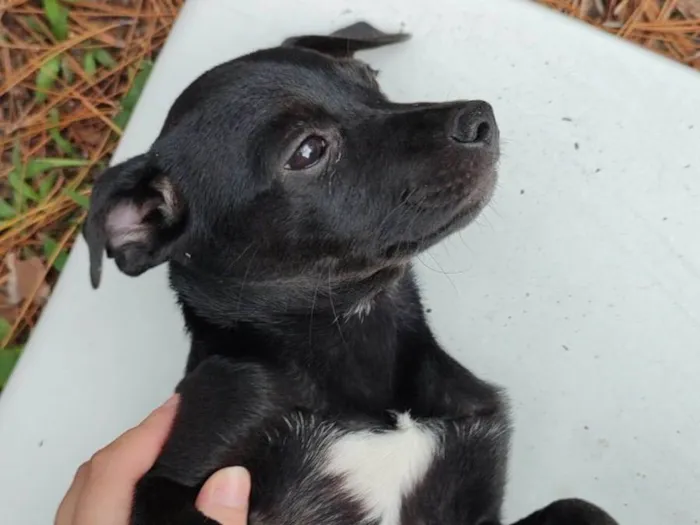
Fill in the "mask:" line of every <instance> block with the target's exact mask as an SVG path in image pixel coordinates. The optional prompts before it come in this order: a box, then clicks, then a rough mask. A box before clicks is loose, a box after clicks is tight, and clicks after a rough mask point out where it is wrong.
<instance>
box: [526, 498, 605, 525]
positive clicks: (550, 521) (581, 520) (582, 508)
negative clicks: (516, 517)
mask: <svg viewBox="0 0 700 525" xmlns="http://www.w3.org/2000/svg"><path fill="white" fill-rule="evenodd" d="M513 525H618V523H617V522H616V521H615V520H614V519H612V517H611V516H610V515H609V514H608V513H607V512H605V511H604V510H603V509H601V508H600V507H597V506H595V505H593V504H592V503H588V502H587V501H584V500H581V499H561V500H557V501H555V502H554V503H551V504H549V505H548V506H546V507H544V508H543V509H541V510H538V511H537V512H534V513H533V514H530V515H529V516H528V517H526V518H523V519H522V520H520V521H518V522H517V523H514V524H513Z"/></svg>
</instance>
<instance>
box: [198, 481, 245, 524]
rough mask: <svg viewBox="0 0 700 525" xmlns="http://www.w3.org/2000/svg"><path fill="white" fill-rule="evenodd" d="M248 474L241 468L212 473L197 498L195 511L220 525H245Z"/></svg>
mask: <svg viewBox="0 0 700 525" xmlns="http://www.w3.org/2000/svg"><path fill="white" fill-rule="evenodd" d="M249 497H250V474H249V473H248V471H247V470H246V469H244V468H243V467H229V468H225V469H222V470H219V471H218V472H216V473H214V475H213V476H212V477H210V478H209V479H208V480H207V481H206V483H205V484H204V486H203V487H202V490H201V491H200V492H199V496H197V501H196V503H195V505H196V507H197V509H198V510H199V511H200V512H201V513H202V514H204V515H205V516H207V517H208V518H211V519H214V520H216V521H218V522H219V523H221V525H246V523H247V522H248V498H249Z"/></svg>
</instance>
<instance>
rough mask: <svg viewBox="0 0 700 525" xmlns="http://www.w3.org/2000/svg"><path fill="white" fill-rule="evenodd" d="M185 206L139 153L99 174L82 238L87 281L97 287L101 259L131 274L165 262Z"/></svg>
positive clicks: (181, 224)
mask: <svg viewBox="0 0 700 525" xmlns="http://www.w3.org/2000/svg"><path fill="white" fill-rule="evenodd" d="M185 213H186V210H185V204H184V201H183V200H182V198H181V197H180V196H179V195H178V192H177V190H176V188H175V187H174V186H173V184H172V182H171V181H170V179H169V178H168V177H167V175H166V174H164V173H162V172H161V171H160V170H158V169H157V168H154V167H150V166H149V163H148V159H147V157H146V155H140V156H138V157H134V158H132V159H129V160H127V161H126V162H123V163H121V164H118V165H116V166H113V167H111V168H109V169H108V170H107V171H105V172H104V173H103V174H102V175H101V176H100V177H99V178H98V179H97V181H96V182H95V185H94V186H93V189H92V198H91V204H90V211H89V212H88V217H87V220H86V222H85V225H84V227H83V235H84V236H85V240H86V241H87V244H88V248H89V252H90V280H91V281H92V286H93V288H97V287H98V286H99V284H100V276H101V274H102V255H103V252H104V251H105V250H106V251H107V256H108V257H110V258H114V260H115V262H116V263H117V266H118V267H119V269H120V270H121V271H122V272H124V273H125V274H127V275H131V276H136V275H140V274H141V273H143V272H145V271H146V270H148V269H149V268H152V267H154V266H157V265H159V264H161V263H163V262H165V261H166V260H167V259H168V257H169V256H170V254H171V251H172V248H173V244H174V243H175V241H176V240H177V239H178V238H179V237H180V236H181V235H182V231H183V230H184V219H185Z"/></svg>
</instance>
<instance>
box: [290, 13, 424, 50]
mask: <svg viewBox="0 0 700 525" xmlns="http://www.w3.org/2000/svg"><path fill="white" fill-rule="evenodd" d="M410 37H411V35H409V34H408V33H392V34H389V33H383V32H382V31H379V30H378V29H376V28H375V27H373V26H371V25H370V24H368V23H367V22H357V23H356V24H353V25H351V26H348V27H345V28H343V29H340V30H338V31H336V32H335V33H332V34H330V35H327V36H320V35H306V36H297V37H292V38H288V39H287V40H285V41H284V42H283V43H282V46H285V47H303V48H305V49H312V50H314V51H318V52H320V53H324V54H326V55H331V56H334V57H337V58H350V57H352V56H353V55H354V54H355V52H357V51H361V50H363V49H374V48H377V47H382V46H387V45H389V44H397V43H399V42H403V41H405V40H408V39H409V38H410Z"/></svg>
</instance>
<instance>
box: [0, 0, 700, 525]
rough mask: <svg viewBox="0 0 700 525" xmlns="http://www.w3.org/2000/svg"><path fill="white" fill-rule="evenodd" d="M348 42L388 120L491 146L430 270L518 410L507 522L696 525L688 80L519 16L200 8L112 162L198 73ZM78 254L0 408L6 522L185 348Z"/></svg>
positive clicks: (446, 6)
mask: <svg viewBox="0 0 700 525" xmlns="http://www.w3.org/2000/svg"><path fill="white" fill-rule="evenodd" d="M359 19H365V20H367V21H370V22H371V23H373V24H375V25H377V26H378V27H380V28H382V29H385V30H395V29H399V28H400V27H405V29H406V30H407V31H409V32H411V33H412V34H413V39H412V40H411V41H409V42H408V43H405V44H402V45H397V46H393V47H390V48H385V49H380V50H376V51H372V52H368V53H364V54H363V57H364V58H365V59H366V60H368V61H369V62H370V63H371V64H372V65H373V66H374V67H376V68H378V69H380V70H381V77H380V81H381V83H382V85H383V86H384V88H385V90H386V92H387V93H388V94H389V95H390V96H391V97H393V98H395V99H397V100H400V101H415V100H446V99H451V98H484V99H486V100H489V101H491V102H492V103H493V105H494V106H495V109H496V114H497V118H498V120H499V123H500V128H501V133H502V137H503V140H504V146H503V150H504V154H503V162H502V169H501V182H500V187H499V190H498V192H497V194H496V198H495V201H494V203H493V206H492V207H491V209H490V210H488V211H487V212H486V213H485V214H484V216H483V217H482V218H480V219H479V220H478V223H477V224H475V225H474V226H472V227H471V228H469V229H468V230H467V231H465V232H464V233H462V234H460V235H456V236H454V237H452V238H451V239H449V240H448V241H446V242H445V243H444V244H443V245H441V246H439V247H437V248H436V249H435V250H433V251H432V252H431V253H430V254H425V255H423V256H421V257H420V261H419V262H418V263H417V268H418V271H419V272H420V277H421V280H422V282H423V283H424V288H425V292H426V298H427V302H428V304H429V307H430V308H431V309H432V314H431V316H432V321H433V324H434V326H435V328H436V330H437V332H438V334H439V337H440V339H441V340H442V341H443V342H444V343H445V345H446V346H447V347H448V348H449V349H450V350H451V351H452V352H454V353H455V355H457V356H459V358H461V359H462V360H463V361H464V363H465V364H467V365H468V366H470V367H471V368H472V369H474V370H475V371H476V372H477V373H478V374H480V375H482V376H484V377H485V378H488V379H490V380H493V381H496V382H498V383H500V384H501V385H503V386H505V387H507V389H508V391H509V392H510V395H511V398H512V401H513V404H514V415H515V425H516V433H515V438H514V445H513V451H512V460H511V474H510V484H509V487H508V496H507V505H506V515H507V517H508V518H509V519H514V518H516V517H519V516H521V515H522V514H524V513H526V512H529V511H531V510H533V509H534V508H535V507H538V506H541V505H544V504H546V503H548V502H549V501H551V500H553V499H555V498H559V497H566V496H573V495H576V496H581V497H585V498H589V499H591V500H592V501H595V502H596V503H599V504H600V505H602V506H603V507H605V508H607V509H608V510H609V511H610V512H611V513H612V514H613V515H614V516H615V517H616V518H617V519H619V521H620V523H621V524H635V525H665V524H669V525H670V524H673V525H693V524H696V523H698V520H699V519H700V445H698V443H700V437H699V436H700V387H699V386H697V385H698V378H699V377H700V176H699V171H700V76H699V75H698V74H697V73H695V72H693V71H691V70H688V69H685V68H682V67H681V66H677V65H676V64H673V63H671V62H669V61H667V60H665V59H662V58H660V57H656V56H654V55H652V54H651V53H649V52H647V51H644V50H642V49H638V48H636V47H633V46H632V45H629V44H626V43H623V42H621V41H618V40H617V39H613V38H611V37H608V36H606V35H604V34H602V33H599V32H597V31H595V30H593V29H590V28H588V27H585V26H583V25H582V24H580V23H578V22H574V21H572V20H568V19H564V18H562V17H560V16H559V15H557V14H555V13H553V12H550V11H548V10H545V9H543V8H540V7H538V6H535V5H533V4H531V3H529V2H525V1H517V0H490V1H485V0H433V1H431V2H429V3H426V2H422V1H420V0H412V1H411V0H391V1H386V0H385V1H383V2H378V1H376V0H352V1H350V0H347V1H332V0H325V1H323V2H320V1H317V0H295V1H294V2H290V1H288V0H274V1H273V0H268V1H265V2H260V3H257V5H256V3H255V2H234V1H232V0H189V1H188V2H187V4H186V5H185V8H184V10H183V12H182V15H181V17H180V19H179V21H178V23H177V25H176V27H175V28H174V30H173V32H172V35H171V37H170V40H169V41H168V44H167V46H166V47H165V49H164V51H163V53H162V55H161V57H160V59H159V61H158V63H157V65H156V67H155V69H154V71H153V74H152V77H151V80H150V82H149V83H148V85H147V87H146V89H145V91H144V94H143V97H142V100H141V101H140V103H139V105H138V108H137V111H136V112H135V115H134V117H133V119H132V121H131V123H130V125H129V129H128V132H127V133H126V135H125V137H124V140H123V141H122V143H121V146H120V148H119V150H118V153H117V155H116V158H115V160H123V159H125V158H127V157H129V156H132V155H135V154H138V153H141V152H143V151H145V150H146V149H147V147H148V146H149V144H150V142H151V141H152V140H153V139H154V138H155V136H156V134H157V132H158V130H159V129H160V126H161V124H162V121H163V119H164V117H165V114H166V111H167V110H168V108H169V106H170V104H171V103H172V102H173V100H174V99H175V97H176V96H177V95H178V94H179V92H180V91H181V90H182V89H183V88H184V87H185V86H186V85H187V84H188V83H189V82H190V81H192V80H193V79H194V78H195V77H196V76H197V75H199V74H200V73H201V72H203V71H204V70H206V69H208V68H209V67H211V66H213V65H215V64H218V63H220V62H223V61H225V60H228V59H231V58H234V57H236V56H238V55H240V54H242V53H245V52H248V51H252V50H254V49H256V48H260V47H265V46H272V45H276V44H277V43H279V42H280V41H281V40H282V39H283V37H286V36H290V35H298V34H302V33H305V32H328V31H330V30H334V29H338V28H340V27H342V26H344V25H347V24H349V23H351V22H354V21H356V20H359ZM102 282H103V286H102V288H101V289H100V290H99V292H94V291H92V290H91V289H90V286H89V279H88V259H87V253H86V250H85V247H84V244H83V243H82V242H80V243H79V244H78V245H77V248H76V249H75V250H74V253H73V254H72V255H71V257H70V260H69V263H68V265H67V267H66V270H65V272H64V274H63V276H62V278H61V280H60V283H59V285H58V287H57V289H56V291H55V294H54V296H53V298H52V299H51V301H50V304H49V306H48V308H47V309H46V311H45V314H44V316H43V318H42V320H41V322H40V324H39V326H38V327H37V329H36V331H35V333H34V335H33V337H32V340H31V342H30V344H29V346H28V348H27V350H26V353H25V354H24V356H23V357H22V359H21V360H20V363H19V365H18V368H17V370H16V373H15V375H14V377H13V378H12V380H11V381H10V384H9V386H8V388H7V389H6V391H5V392H4V393H3V394H2V397H1V398H0V522H2V523H8V524H9V523H12V524H13V525H23V524H27V525H46V524H47V523H51V522H52V518H53V514H54V512H55V509H56V506H57V505H58V502H59V501H60V499H61V497H62V495H63V493H64V491H65V490H66V488H67V486H68V484H69V482H70V479H71V477H72V475H73V472H74V470H75V469H76V467H77V466H78V465H79V464H80V463H81V462H82V461H83V460H85V459H86V458H88V457H89V456H90V455H91V453H92V452H93V451H95V450H96V449H97V448H98V447H101V446H102V445H104V444H106V443H108V442H109V441H111V440H112V439H113V438H114V437H116V436H117V435H118V434H119V433H120V432H121V431H123V430H124V429H125V428H127V427H128V426H131V425H133V424H135V423H137V422H138V421H139V420H140V419H141V418H142V417H143V416H144V415H146V413H147V412H149V411H150V409H152V408H153V407H155V406H156V405H157V404H158V403H160V402H161V401H162V400H164V399H165V398H166V397H167V395H168V393H169V392H170V391H171V389H172V388H173V387H174V385H175V383H176V381H177V380H178V378H179V377H180V373H181V370H182V367H183V365H184V360H185V356H186V352H187V339H186V337H185V336H184V333H183V331H182V322H181V319H180V316H179V312H178V310H177V308H176V306H175V304H174V301H173V296H172V293H171V292H170V291H169V289H168V288H167V285H166V279H165V268H158V269H157V270H155V271H152V272H149V273H148V274H146V275H144V276H143V277H141V278H138V279H130V278H127V277H124V276H122V275H120V274H119V273H118V272H117V271H116V269H115V268H114V266H113V264H112V263H111V262H109V263H107V264H106V268H105V275H104V276H103V281H102Z"/></svg>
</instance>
